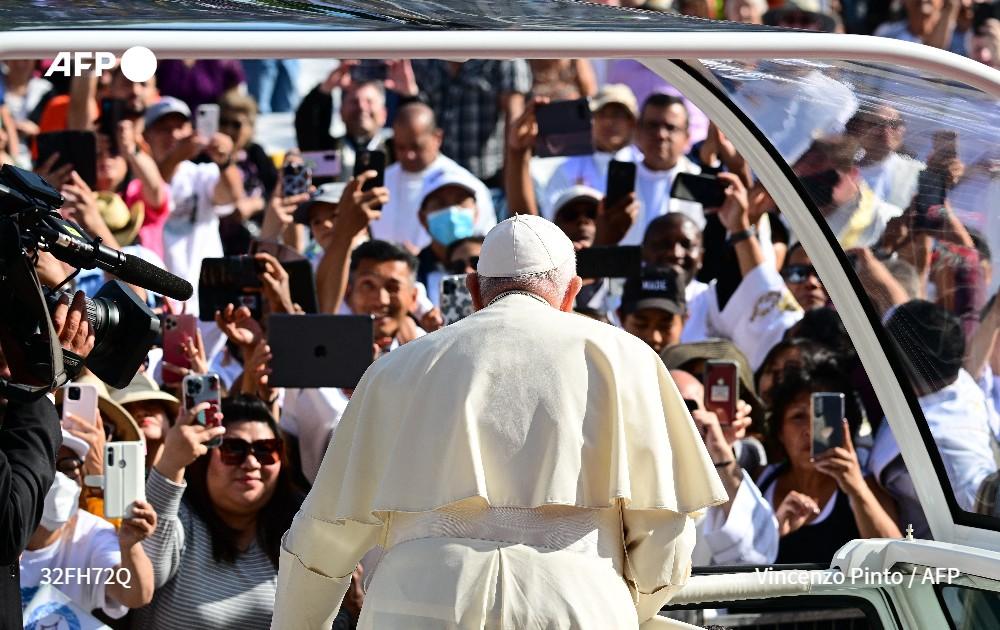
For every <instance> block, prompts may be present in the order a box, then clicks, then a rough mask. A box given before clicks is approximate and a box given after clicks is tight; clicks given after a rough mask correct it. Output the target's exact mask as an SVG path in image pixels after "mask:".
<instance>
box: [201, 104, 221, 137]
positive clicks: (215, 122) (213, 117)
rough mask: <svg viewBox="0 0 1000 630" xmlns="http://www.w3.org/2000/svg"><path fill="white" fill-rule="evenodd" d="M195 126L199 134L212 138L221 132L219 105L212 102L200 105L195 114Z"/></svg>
mask: <svg viewBox="0 0 1000 630" xmlns="http://www.w3.org/2000/svg"><path fill="white" fill-rule="evenodd" d="M195 128H196V129H197V130H198V134H199V135H201V136H202V137H203V138H205V139H206V140H211V139H212V136H214V135H215V134H217V133H218V132H219V106H218V105H214V104H212V103H206V104H204V105H199V106H198V113H197V114H196V115H195Z"/></svg>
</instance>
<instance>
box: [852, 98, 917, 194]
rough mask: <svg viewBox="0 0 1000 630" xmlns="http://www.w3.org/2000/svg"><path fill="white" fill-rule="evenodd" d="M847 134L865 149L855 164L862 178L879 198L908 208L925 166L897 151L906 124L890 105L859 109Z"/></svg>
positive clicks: (901, 141)
mask: <svg viewBox="0 0 1000 630" xmlns="http://www.w3.org/2000/svg"><path fill="white" fill-rule="evenodd" d="M846 133H847V135H848V136H850V137H852V138H855V139H857V141H858V143H859V144H860V145H861V148H862V149H864V152H865V154H864V157H862V158H861V161H860V162H859V164H858V167H859V169H860V172H861V177H862V178H863V179H864V180H865V183H866V184H868V186H869V187H870V188H871V189H872V192H874V193H875V195H877V196H878V197H880V198H882V199H885V200H886V201H888V202H889V203H891V204H892V205H894V206H897V207H899V208H908V207H909V206H910V202H911V201H912V200H913V195H915V194H917V180H918V179H919V178H920V171H922V170H924V165H923V164H921V163H920V162H918V161H916V160H914V159H913V158H911V157H907V156H905V155H903V154H901V153H900V152H899V149H900V147H902V146H903V137H904V134H905V133H906V123H905V121H904V120H903V117H902V116H901V115H900V113H899V111H897V110H896V108H895V107H892V106H890V105H879V106H877V107H876V108H875V110H874V111H870V112H869V111H859V112H858V113H857V114H855V115H854V118H852V119H851V120H849V121H848V122H847V129H846Z"/></svg>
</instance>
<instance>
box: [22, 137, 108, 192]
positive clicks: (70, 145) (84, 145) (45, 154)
mask: <svg viewBox="0 0 1000 630" xmlns="http://www.w3.org/2000/svg"><path fill="white" fill-rule="evenodd" d="M37 142H38V160H37V161H36V162H35V163H36V164H44V163H45V161H46V160H48V159H49V158H50V157H51V156H52V154H53V153H58V154H59V159H58V160H57V161H56V163H55V165H54V166H53V169H56V168H59V167H60V166H62V165H64V164H72V165H73V170H75V171H76V172H77V173H79V174H80V177H81V178H82V179H83V181H85V182H87V185H88V186H90V188H91V190H96V189H97V134H95V133H94V132H93V131H50V132H48V133H40V134H38V137H37Z"/></svg>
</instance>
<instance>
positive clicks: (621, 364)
mask: <svg viewBox="0 0 1000 630" xmlns="http://www.w3.org/2000/svg"><path fill="white" fill-rule="evenodd" d="M726 499H727V497H726V493H725V489H724V488H723V486H722V483H721V481H720V480H719V476H718V473H717V472H716V470H715V467H714V466H713V465H712V462H711V460H710V459H709V457H708V453H707V451H706V450H705V446H704V444H703V442H702V439H701V437H700V435H699V434H698V432H697V430H696V428H695V426H694V422H693V421H692V420H691V417H690V415H689V414H688V411H687V408H686V406H685V405H684V403H683V400H682V399H681V397H680V394H679V393H678V391H677V388H676V386H675V385H674V383H673V381H672V380H671V379H670V376H669V374H668V373H667V370H666V368H665V367H664V365H663V363H662V362H661V360H660V358H659V357H658V356H657V355H656V353H655V352H653V350H652V349H650V348H649V347H648V346H647V345H646V344H645V343H643V342H642V341H641V340H639V339H637V338H635V337H633V336H631V335H629V334H627V333H625V332H624V331H622V330H619V329H617V328H614V327H613V326H610V325H608V324H603V323H600V322H597V321H594V320H591V319H588V318H586V317H583V316H581V315H576V314H573V313H563V312H560V311H558V310H556V309H554V308H552V307H551V306H549V305H547V304H543V303H541V302H539V301H538V300H536V299H534V298H532V297H528V296H524V295H519V294H514V295H510V296H507V297H505V298H503V299H501V300H499V301H497V302H495V303H494V304H493V305H491V306H489V307H487V308H485V309H483V310H481V311H478V312H477V313H475V314H473V315H471V316H470V317H468V318H466V319H464V320H462V321H460V322H458V323H456V324H452V325H451V326H447V327H445V328H443V329H441V330H439V331H437V332H434V333H432V334H429V335H427V336H425V337H422V338H419V339H416V340H415V341H411V342H410V343H408V344H406V345H405V346H401V347H400V348H398V349H397V350H393V351H392V352H391V353H390V354H388V355H387V356H384V357H382V358H380V359H379V360H378V361H376V362H375V363H374V364H373V365H372V366H371V367H370V368H369V369H368V371H367V372H366V373H365V375H364V377H363V378H362V379H361V382H360V383H359V385H358V387H357V389H356V390H355V391H354V395H353V396H352V398H351V401H350V403H349V404H348V405H347V409H346V410H345V412H344V415H343V417H342V418H341V421H340V425H339V426H338V428H337V432H336V434H335V436H334V439H333V442H332V443H331V445H330V448H329V449H328V450H327V452H326V456H325V458H324V460H323V464H322V466H321V467H320V471H319V474H318V476H317V478H316V483H315V485H314V486H313V488H312V491H311V492H310V493H309V496H308V498H307V499H306V501H305V503H304V504H303V506H302V509H301V510H300V512H299V514H298V515H297V516H296V518H295V521H294V522H293V524H292V527H291V529H290V530H289V532H288V533H287V534H286V535H285V539H284V540H283V543H282V551H281V562H280V570H279V575H278V593H277V598H276V601H275V613H274V621H273V623H272V628H279V629H282V630H284V629H285V628H321V627H329V625H330V622H331V620H332V616H333V615H334V614H335V613H336V611H337V608H338V607H339V604H340V601H341V598H342V597H343V594H344V592H345V591H346V590H347V587H348V585H349V584H350V578H351V575H350V574H351V571H352V569H353V568H354V565H355V563H356V562H357V561H358V560H359V559H360V558H361V556H362V554H364V553H365V552H366V551H367V550H368V549H370V548H371V547H372V546H374V545H376V544H382V545H383V546H386V541H387V540H388V539H389V538H391V536H390V534H389V532H390V531H391V530H393V528H394V527H395V523H396V522H397V520H398V519H399V518H400V517H399V516H397V517H396V520H394V518H393V513H397V514H398V513H401V512H430V511H433V510H437V509H439V508H443V507H445V506H450V505H452V504H459V503H462V504H463V505H465V506H469V505H470V504H479V505H482V504H483V503H484V502H485V504H486V505H488V506H490V507H493V508H499V507H504V508H527V509H531V508H540V507H542V506H556V505H561V506H576V507H581V508H595V509H600V508H604V509H605V511H606V510H607V509H614V510H616V511H618V510H620V514H621V519H620V520H621V524H622V534H621V535H622V536H623V538H622V539H620V540H621V541H622V543H621V544H622V550H621V552H620V553H621V554H623V558H624V562H625V566H623V567H622V566H617V565H616V569H615V571H611V572H610V573H608V572H607V571H605V572H603V573H601V572H600V571H599V570H597V569H591V570H588V571H586V572H585V573H586V576H587V577H586V580H589V581H591V582H593V583H594V585H596V587H592V588H591V591H593V592H596V593H601V594H602V595H601V596H599V597H596V598H593V599H595V601H593V602H590V603H589V604H588V603H587V601H589V599H588V600H587V601H585V602H582V603H580V602H577V603H575V604H572V605H571V606H570V608H574V607H581V606H582V607H586V606H587V605H590V606H591V607H593V611H592V612H594V614H597V613H599V612H600V611H601V610H602V609H603V608H607V607H608V604H609V602H603V601H597V600H601V598H602V597H607V598H610V600H609V601H613V598H611V595H610V593H613V592H621V593H625V590H624V587H623V583H622V581H621V580H622V579H623V578H624V580H625V581H626V582H627V584H628V590H629V591H631V593H632V602H628V599H627V598H626V600H625V602H626V604H627V607H628V609H629V611H628V616H629V617H632V616H633V615H634V617H632V618H635V619H636V620H637V621H638V622H642V621H645V620H646V619H649V618H650V617H652V616H654V615H655V613H656V611H657V610H659V608H660V606H661V605H662V603H663V602H664V601H666V600H667V599H668V598H669V597H670V596H671V595H672V593H673V592H674V591H676V590H677V589H679V588H680V587H681V586H682V585H683V584H684V582H685V581H686V580H687V576H688V575H689V573H690V566H691V551H692V549H693V547H694V528H693V520H692V519H691V515H693V514H697V513H699V512H701V511H702V510H703V509H704V508H706V507H708V506H711V505H716V504H719V503H723V502H725V501H726ZM616 535H617V534H616ZM474 542H476V541H470V543H474ZM480 542H482V541H480ZM431 544H433V541H431ZM502 546H503V547H504V551H503V553H504V554H505V555H504V556H503V557H504V563H507V564H504V563H500V564H502V565H503V571H501V573H503V580H507V581H510V580H516V579H520V578H522V577H525V576H529V577H530V576H532V575H535V574H536V573H538V571H541V569H542V566H541V565H537V563H536V564H532V562H533V561H531V560H528V559H524V558H521V559H519V558H520V556H518V555H517V554H518V552H514V551H512V548H511V547H510V546H509V545H502ZM492 548H494V551H495V550H496V548H497V545H495V544H494V545H492ZM519 549H521V550H522V551H524V552H525V553H528V554H529V556H530V548H526V547H524V548H519ZM525 550H527V551H525ZM414 551H415V548H414V547H413V546H412V545H411V546H410V547H409V551H408V553H409V554H410V555H408V556H401V557H397V558H396V559H397V560H402V559H403V558H404V557H405V558H410V559H411V560H412V557H413V553H414ZM393 553H394V552H390V553H389V554H388V556H387V558H391V557H393ZM565 553H568V554H569V555H570V556H574V555H575V554H574V553H573V552H565ZM432 555H433V554H432ZM466 555H468V556H469V557H468V558H465V559H464V560H462V561H461V562H458V563H457V564H456V565H455V566H452V564H455V563H454V562H453V563H452V564H448V565H447V567H445V566H439V567H438V566H433V564H434V563H431V564H426V563H424V562H423V561H420V562H417V563H416V564H417V566H419V571H417V573H416V574H415V575H407V576H402V577H400V579H403V580H404V581H405V580H411V581H410V582H409V583H410V584H422V585H424V586H428V585H429V586H428V588H431V590H433V591H435V593H434V595H435V598H434V600H435V601H438V602H439V603H438V608H440V610H438V609H437V608H435V610H437V612H439V613H442V611H443V613H442V614H444V615H445V617H448V615H450V614H451V612H455V614H456V615H460V614H465V613H468V612H469V611H470V610H471V611H475V610H477V609H482V608H483V605H482V602H481V601H478V597H472V598H471V599H470V593H471V592H472V591H474V590H475V589H482V588H486V586H488V585H487V584H486V582H488V581H489V579H491V578H490V577H489V576H491V575H492V576H493V578H492V579H496V572H497V570H498V569H497V568H496V567H493V568H490V567H489V566H486V565H485V564H483V563H486V564H490V563H494V561H493V559H490V558H492V556H489V555H483V554H482V553H479V552H477V551H474V550H472V549H471V548H469V549H468V550H467V554H466ZM541 555H542V556H545V557H546V558H548V559H549V564H551V562H552V561H554V560H555V559H556V558H555V555H554V554H552V553H545V554H541ZM463 557H464V556H463ZM526 557H527V556H526ZM581 557H582V556H581ZM567 562H568V563H569V564H565V565H564V566H562V568H559V569H557V570H556V571H557V572H560V571H561V572H562V573H560V575H565V576H566V579H567V580H568V581H567V582H566V584H561V585H554V584H547V586H548V587H549V588H556V586H558V589H557V591H558V592H559V593H560V594H562V593H566V592H574V588H577V589H579V585H578V586H577V587H573V586H572V585H571V584H570V583H569V582H572V579H573V576H579V574H580V571H581V569H579V567H577V568H576V569H573V568H572V566H571V565H572V563H575V562H577V560H576V559H569V560H567ZM477 563H478V564H477ZM411 564H412V563H411ZM494 564H495V563H494ZM480 565H483V566H480ZM521 565H524V566H521ZM456 566H458V567H460V568H461V571H459V574H460V577H455V576H451V574H449V573H448V570H451V569H455V568H456ZM491 566H492V565H491ZM498 566H499V565H498ZM393 567H394V565H393V564H392V563H388V565H383V566H381V567H380V568H379V571H378V573H377V574H376V576H375V580H374V581H375V582H378V581H379V578H385V579H383V582H387V583H388V582H390V580H389V579H388V578H389V577H392V578H396V577H398V576H395V575H393V576H389V575H388V574H390V573H393V572H394V570H395V569H394V568H393ZM449 567H450V568H449ZM546 567H548V564H546ZM608 567H610V565H608ZM396 568H397V569H398V567H396ZM549 568H551V567H549ZM508 569H509V570H508ZM535 569H537V570H538V571H536V570H535ZM608 570H609V571H610V568H609V569H608ZM396 572H397V573H398V571H396ZM616 572H617V575H616ZM553 579H555V578H553ZM586 580H585V581H586ZM602 580H603V581H602ZM505 583H506V582H505ZM588 583H589V582H588ZM383 586H384V585H383ZM473 587H474V588H473ZM372 588H373V589H374V591H370V595H372V597H369V598H368V601H366V603H365V611H368V614H369V615H373V616H374V615H377V614H378V613H384V612H386V610H388V609H391V611H390V612H397V613H398V612H399V611H400V610H408V609H407V608H406V606H407V603H406V601H405V600H406V598H407V597H410V596H413V591H412V589H410V588H409V587H407V588H406V589H404V590H406V591H407V593H409V594H408V595H406V596H403V595H398V597H393V596H390V597H389V600H390V601H379V598H378V597H375V595H376V594H379V595H384V594H385V593H386V592H387V591H388V590H391V589H386V588H384V587H383V588H382V589H381V590H379V589H377V588H375V584H374V582H373V584H372ZM470 589H472V590H470ZM487 590H488V589H487ZM376 591H378V593H376ZM437 591H440V592H437ZM591 591H587V590H583V591H581V592H582V593H587V592H591ZM476 592H478V591H476ZM516 592H520V591H518V590H517V589H516V588H513V589H512V593H516ZM530 592H534V587H527V589H526V590H525V593H530ZM505 597H506V594H505ZM382 599H383V600H385V599H386V598H385V597H383V598H382ZM521 599H524V597H522V598H521ZM542 599H545V598H542ZM549 599H551V598H549ZM473 600H475V601H473ZM449 601H454V611H451V604H448V603H447V602H449ZM504 601H505V605H504V608H505V609H509V610H507V612H508V613H510V612H511V611H515V612H528V613H531V614H537V615H541V616H542V617H545V616H546V615H550V613H551V615H550V616H549V617H548V618H555V619H558V618H560V616H559V615H560V610H559V606H560V605H561V604H559V602H558V601H557V602H554V603H553V601H548V603H546V602H545V601H534V600H531V599H530V598H528V599H526V600H524V601H521V600H520V599H518V598H517V596H515V595H513V594H511V599H509V600H504ZM559 601H562V600H559ZM421 602H422V603H421V604H420V605H414V606H413V607H411V608H413V609H414V610H416V609H417V608H419V607H420V606H425V605H426V602H424V601H423V600H421ZM477 602H478V603H477ZM519 602H520V603H519ZM620 603H621V602H619V604H620ZM380 606H381V607H380ZM633 606H634V608H633ZM400 607H402V608H400ZM425 612H426V611H423V612H422V613H421V614H423V613H425ZM563 612H565V611H563ZM585 613H588V611H586V610H584V611H583V612H582V613H581V614H585ZM618 613H622V610H621V608H620V607H619V608H618ZM414 614H415V615H416V614H417V612H414ZM365 615H366V613H362V620H361V622H365V623H369V625H370V623H371V620H370V619H369V620H367V621H366V619H365ZM584 616H586V615H584ZM434 619H440V618H439V617H434ZM361 622H359V623H361ZM428 623H429V625H428ZM428 623H425V624H424V625H420V623H419V622H418V621H417V620H416V619H410V618H407V621H406V622H405V623H404V622H400V623H399V624H397V625H395V626H393V627H403V626H404V625H405V627H408V628H418V627H419V628H424V627H427V628H432V627H433V628H439V627H445V626H442V625H441V623H442V622H440V621H433V620H432V621H430V622H428ZM513 624H514V625H510V626H509V627H527V626H524V625H519V622H517V621H514V622H513ZM363 625H364V624H363V623H361V625H359V627H362V626H363ZM383 625H385V624H383ZM364 627H368V626H364ZM376 627H380V626H378V624H376ZM386 627H389V626H386ZM447 627H452V626H450V625H449V626H447ZM454 627H456V628H463V629H464V628H481V627H485V626H483V625H481V624H480V623H479V622H478V621H476V620H473V621H472V622H469V620H466V621H465V622H463V623H462V624H459V625H455V626H454ZM505 627H507V626H505ZM532 627H533V626H532ZM587 627H588V628H590V627H594V628H598V627H602V628H606V627H626V626H621V625H618V624H614V623H613V624H611V625H607V624H605V625H601V623H600V622H598V623H597V624H591V625H590V626H587Z"/></svg>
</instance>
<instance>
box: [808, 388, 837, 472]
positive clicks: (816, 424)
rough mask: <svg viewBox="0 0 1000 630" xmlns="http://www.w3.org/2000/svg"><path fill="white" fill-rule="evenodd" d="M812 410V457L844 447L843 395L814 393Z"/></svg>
mask: <svg viewBox="0 0 1000 630" xmlns="http://www.w3.org/2000/svg"><path fill="white" fill-rule="evenodd" d="M810 402H811V409H812V456H813V457H816V456H817V455H820V454H821V453H825V452H826V451H828V450H830V449H831V448H835V447H838V446H843V445H844V413H845V412H844V395H843V394H842V393H840V392H814V393H813V394H812V396H811V400H810Z"/></svg>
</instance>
